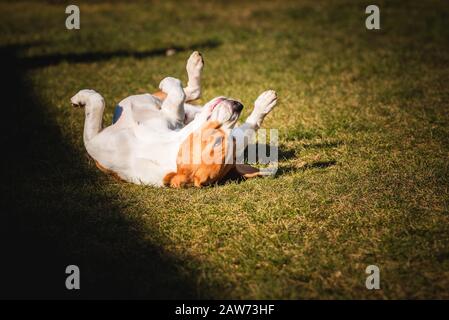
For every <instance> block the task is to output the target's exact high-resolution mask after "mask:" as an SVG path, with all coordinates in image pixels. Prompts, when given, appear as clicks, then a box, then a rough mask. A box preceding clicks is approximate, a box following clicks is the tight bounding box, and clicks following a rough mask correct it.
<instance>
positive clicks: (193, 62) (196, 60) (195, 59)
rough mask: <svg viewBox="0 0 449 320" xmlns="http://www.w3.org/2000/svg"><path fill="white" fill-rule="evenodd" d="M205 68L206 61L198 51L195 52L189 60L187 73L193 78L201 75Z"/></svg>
mask: <svg viewBox="0 0 449 320" xmlns="http://www.w3.org/2000/svg"><path fill="white" fill-rule="evenodd" d="M203 66H204V60H203V57H202V55H201V53H199V52H198V51H193V53H192V54H191V55H190V57H189V59H188V60H187V65H186V69H187V73H188V74H189V76H191V77H195V76H199V74H200V73H201V70H202V69H203Z"/></svg>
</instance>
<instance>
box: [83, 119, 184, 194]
mask: <svg viewBox="0 0 449 320" xmlns="http://www.w3.org/2000/svg"><path fill="white" fill-rule="evenodd" d="M179 145H180V143H179V136H178V135H177V134H176V131H172V130H168V129H165V130H162V129H160V128H159V129H156V128H151V126H150V127H149V126H146V125H140V126H134V127H125V128H121V127H120V126H115V125H113V126H110V127H107V128H105V129H104V130H103V131H102V132H101V133H100V134H98V135H97V136H96V137H95V138H94V139H92V140H91V141H90V142H89V143H88V144H86V149H87V151H88V153H89V154H90V155H91V156H92V158H94V159H95V160H96V161H97V162H98V164H99V165H100V166H101V167H103V168H105V169H107V170H109V171H110V172H111V173H113V174H115V175H117V176H118V177H119V178H121V179H123V180H125V181H129V182H132V183H137V184H149V185H155V186H162V185H163V178H164V176H165V175H166V174H167V173H169V172H171V171H174V170H176V157H177V153H178V150H179Z"/></svg>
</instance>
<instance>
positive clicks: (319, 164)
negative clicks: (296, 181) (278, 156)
mask: <svg viewBox="0 0 449 320" xmlns="http://www.w3.org/2000/svg"><path fill="white" fill-rule="evenodd" d="M336 164H337V161H335V160H329V161H314V162H309V163H306V164H305V165H303V166H302V167H299V168H298V167H297V166H294V165H287V166H280V167H279V169H278V171H277V173H276V174H277V175H282V174H289V173H292V172H296V171H305V170H311V169H326V168H329V167H332V166H334V165H336Z"/></svg>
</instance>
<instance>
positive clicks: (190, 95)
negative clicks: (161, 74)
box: [184, 51, 204, 102]
mask: <svg viewBox="0 0 449 320" xmlns="http://www.w3.org/2000/svg"><path fill="white" fill-rule="evenodd" d="M203 66H204V60H203V57H202V56H201V53H199V52H198V51H194V52H193V53H192V54H191V55H190V57H189V59H188V60H187V65H186V70H187V76H188V82H187V87H185V88H184V92H185V94H186V101H187V102H188V101H193V100H196V99H199V98H200V97H201V72H202V70H203Z"/></svg>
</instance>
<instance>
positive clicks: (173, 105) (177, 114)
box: [159, 77, 186, 127]
mask: <svg viewBox="0 0 449 320" xmlns="http://www.w3.org/2000/svg"><path fill="white" fill-rule="evenodd" d="M159 88H160V89H161V90H162V91H163V92H165V93H166V94H167V97H166V98H165V99H164V101H163V102H162V105H161V111H162V113H163V114H164V116H165V117H166V119H167V120H168V121H169V123H170V125H171V126H173V127H183V126H184V118H185V111H184V101H185V98H186V95H185V93H184V90H183V89H182V85H181V81H180V80H178V79H175V78H172V77H167V78H164V79H163V80H162V81H161V83H160V84H159Z"/></svg>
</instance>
